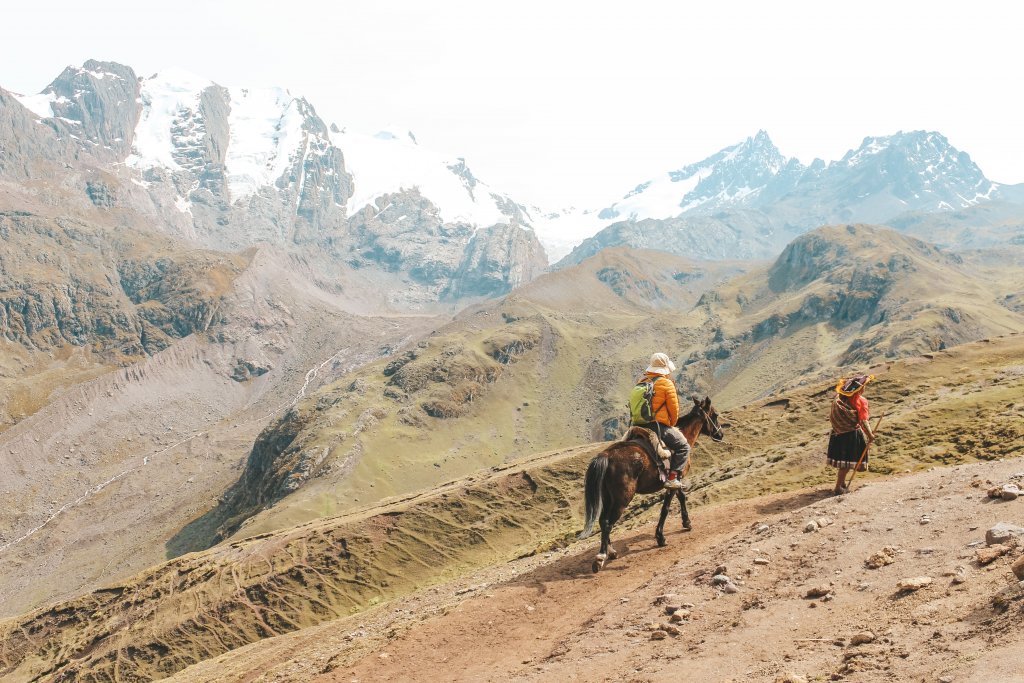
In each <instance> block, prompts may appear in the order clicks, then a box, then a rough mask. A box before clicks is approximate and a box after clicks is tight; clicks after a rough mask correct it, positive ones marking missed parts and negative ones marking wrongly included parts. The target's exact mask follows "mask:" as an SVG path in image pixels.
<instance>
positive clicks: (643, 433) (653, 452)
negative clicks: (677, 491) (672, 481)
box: [619, 427, 672, 480]
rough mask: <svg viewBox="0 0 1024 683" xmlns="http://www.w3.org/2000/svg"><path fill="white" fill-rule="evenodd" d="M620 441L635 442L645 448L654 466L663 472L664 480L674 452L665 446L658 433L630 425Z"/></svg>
mask: <svg viewBox="0 0 1024 683" xmlns="http://www.w3.org/2000/svg"><path fill="white" fill-rule="evenodd" d="M619 443H635V444H639V445H640V447H641V448H643V451H644V453H646V454H647V457H649V458H650V459H651V462H653V463H654V466H655V467H657V468H658V470H659V471H660V472H661V478H662V480H664V479H665V473H666V472H667V471H668V465H669V460H670V459H671V458H672V453H671V452H670V451H669V450H668V449H667V448H665V445H664V444H663V443H662V442H661V439H659V438H658V435H657V434H656V433H655V432H653V431H651V430H650V429H646V428H645V427H630V428H629V429H628V430H627V431H626V434H625V435H624V436H623V437H622V440H621V441H620V442H619Z"/></svg>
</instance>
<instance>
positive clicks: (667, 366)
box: [645, 353, 676, 375]
mask: <svg viewBox="0 0 1024 683" xmlns="http://www.w3.org/2000/svg"><path fill="white" fill-rule="evenodd" d="M675 371H676V364H675V363H673V362H672V361H671V360H669V358H668V356H666V355H665V354H664V353H656V354H654V355H653V356H651V364H650V365H648V366H647V370H645V372H650V373H652V374H654V375H667V374H669V373H673V372H675Z"/></svg>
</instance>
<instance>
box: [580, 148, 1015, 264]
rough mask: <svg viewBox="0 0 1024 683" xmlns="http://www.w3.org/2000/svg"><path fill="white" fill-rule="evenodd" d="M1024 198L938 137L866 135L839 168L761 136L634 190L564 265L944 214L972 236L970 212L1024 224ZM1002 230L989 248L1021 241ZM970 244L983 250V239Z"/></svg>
mask: <svg viewBox="0 0 1024 683" xmlns="http://www.w3.org/2000/svg"><path fill="white" fill-rule="evenodd" d="M1022 199H1024V186H1022V185H1001V184H999V183H994V182H992V181H990V180H989V179H988V178H986V177H985V175H984V174H983V173H982V172H981V169H979V168H978V166H977V164H975V163H974V162H973V161H971V158H970V156H969V155H968V154H967V153H965V152H961V151H959V150H957V149H956V148H954V147H953V146H952V145H950V144H949V141H948V140H947V139H946V138H945V137H944V136H942V135H941V134H939V133H935V132H926V131H912V132H909V133H903V132H900V133H896V134H895V135H890V136H887V137H878V138H875V137H868V138H865V139H864V141H863V143H861V145H860V147H858V148H857V149H855V150H850V151H849V152H847V153H846V154H845V155H844V156H843V158H842V159H840V160H838V161H833V162H831V163H828V164H826V163H825V162H824V161H822V160H821V159H816V160H815V161H814V162H813V163H811V164H810V165H809V166H804V165H803V164H801V163H800V162H799V161H797V160H796V159H793V158H786V157H784V156H782V154H781V153H780V152H779V150H778V148H776V147H775V145H774V144H773V143H772V142H771V140H770V139H769V137H768V134H767V133H765V132H764V131H760V132H759V133H758V134H757V135H755V136H753V137H750V138H747V139H746V140H745V141H744V142H742V143H740V144H738V145H734V146H732V147H726V148H725V149H723V150H721V151H720V152H718V153H716V154H713V155H712V156H710V157H708V158H707V159H704V160H703V161H700V162H697V163H695V164H690V165H688V166H684V167H682V168H680V169H678V170H675V171H669V172H667V173H665V174H662V175H660V176H658V177H656V178H653V179H651V180H648V181H646V182H644V183H641V184H640V185H637V186H636V187H635V188H634V189H633V190H632V191H630V192H629V193H627V194H626V195H625V196H624V197H623V198H622V199H621V200H619V201H618V202H615V203H613V204H612V205H611V206H609V207H607V208H605V209H603V210H602V211H600V213H599V214H598V217H599V218H600V219H601V220H602V221H604V222H605V223H606V227H604V228H603V229H602V230H601V231H600V232H598V233H597V234H595V235H594V236H593V237H592V238H590V239H587V240H584V241H583V242H582V243H581V244H580V245H579V246H578V247H576V248H575V249H574V250H573V252H572V253H571V254H570V255H569V256H568V257H566V258H565V259H564V260H563V261H562V262H561V264H560V265H564V264H567V263H578V262H579V261H581V260H582V259H584V258H586V257H587V256H590V255H592V254H593V253H595V252H596V251H598V250H600V249H603V248H605V247H608V246H619V245H629V246H634V247H645V248H652V249H662V250H665V251H670V252H672V253H677V254H680V255H687V256H691V257H698V258H768V257H771V256H774V255H776V254H778V253H779V251H781V249H782V247H783V246H784V245H785V244H786V243H788V242H789V241H790V240H792V239H793V237H795V236H796V235H799V234H801V233H803V232H806V231H807V230H810V229H813V228H815V227H817V226H820V225H826V224H831V223H851V222H868V223H887V224H893V225H894V226H897V227H899V226H902V225H909V224H910V223H914V224H918V225H919V224H920V223H921V220H920V216H921V215H925V214H941V215H942V216H943V217H944V222H945V223H946V224H947V226H948V224H949V223H958V224H959V225H961V226H962V227H967V228H969V227H973V219H974V216H975V215H976V214H972V213H971V212H970V209H972V208H973V207H976V206H982V205H1002V204H1010V205H1011V207H1010V208H1009V209H1004V210H1003V211H1002V213H1004V214H1007V215H1008V216H1015V217H1019V218H1021V219H1024V207H1022V206H1020V205H1019V202H1020V201H1021V200H1022ZM965 210H966V211H967V212H966V213H964V211H965ZM911 216H915V217H917V218H911ZM950 216H952V217H953V218H952V219H950V218H949V217H950ZM1005 232H1006V231H1002V232H1001V233H1000V234H999V235H998V236H995V235H993V237H992V239H991V240H987V241H988V242H993V241H994V242H998V241H1001V240H1002V239H1006V238H1007V237H1009V238H1011V239H1012V238H1013V237H1014V236H1015V235H1009V236H1008V235H1006V234H1005ZM1017 234H1020V233H1017ZM920 236H922V237H925V238H927V237H928V235H920ZM945 236H946V237H947V238H948V239H949V241H948V244H949V245H950V246H965V245H966V244H965V243H964V242H963V241H962V240H960V239H958V238H956V236H954V235H952V234H951V233H950V232H949V231H947V232H946V234H945ZM939 241H940V242H941V241H942V240H939ZM973 242H974V244H973V245H974V246H978V244H977V243H978V242H986V240H984V239H983V240H973Z"/></svg>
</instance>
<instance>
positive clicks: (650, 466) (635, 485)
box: [579, 396, 724, 572]
mask: <svg viewBox="0 0 1024 683" xmlns="http://www.w3.org/2000/svg"><path fill="white" fill-rule="evenodd" d="M676 427H678V428H679V430H680V431H681V432H682V433H683V436H685V437H686V440H687V441H688V442H689V444H690V447H691V448H693V447H694V446H696V445H697V437H698V436H700V435H701V434H707V435H708V436H710V437H711V438H712V439H713V440H714V441H721V440H722V439H723V438H724V435H723V434H722V427H721V426H720V425H719V424H718V412H717V411H716V410H715V409H714V407H713V406H712V405H711V399H710V398H708V397H706V396H705V397H704V400H703V401H700V400H698V399H697V398H696V397H694V398H693V409H692V410H691V411H690V412H689V413H687V414H686V415H684V416H682V417H680V418H679V420H678V421H677V422H676ZM662 488H663V483H662V481H661V472H660V470H659V468H658V466H657V465H656V464H655V462H654V461H653V459H652V457H651V456H650V455H649V454H648V452H647V450H646V449H645V447H644V444H642V443H640V442H638V441H619V442H616V443H614V444H612V445H611V446H609V447H608V448H607V449H605V450H603V451H601V452H600V453H598V454H597V455H595V456H594V459H593V460H591V461H590V465H589V466H588V467H587V476H586V483H585V501H586V519H585V526H584V528H583V531H581V532H580V534H579V538H586V537H587V536H589V535H590V534H591V533H592V532H593V530H594V522H595V521H600V523H601V552H600V553H599V554H598V556H597V559H595V560H594V565H593V569H594V571H595V572H597V571H600V570H601V568H602V567H604V563H605V561H606V560H614V559H615V558H616V557H618V553H617V552H615V549H614V548H612V546H611V540H610V535H611V531H612V526H613V525H614V524H615V523H616V522H617V521H619V517H621V516H622V512H623V511H624V510H625V509H626V506H627V505H629V502H630V501H631V500H633V496H634V495H635V494H637V493H656V492H658V491H660V490H661V489H662ZM673 496H678V497H679V502H680V504H681V505H682V507H683V528H684V529H686V530H687V531H689V530H690V528H691V526H690V516H689V514H688V513H687V511H686V495H685V494H684V493H683V491H682V489H676V490H674V491H672V490H670V491H667V492H666V493H665V502H664V503H663V504H662V507H661V519H659V520H658V529H657V531H656V532H655V537H656V538H657V540H658V545H659V546H664V545H665V533H664V527H665V518H666V517H668V511H669V506H670V505H671V504H672V498H673Z"/></svg>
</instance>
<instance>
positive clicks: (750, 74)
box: [0, 0, 1024, 208]
mask: <svg viewBox="0 0 1024 683" xmlns="http://www.w3.org/2000/svg"><path fill="white" fill-rule="evenodd" d="M5 5H7V6H5V7H4V8H3V23H4V28H5V30H4V31H3V34H4V35H3V39H2V40H0V86H2V87H5V88H7V89H9V90H13V91H16V92H22V93H36V92H39V91H40V90H42V89H43V88H44V87H45V86H46V85H47V84H48V83H49V82H50V81H51V80H52V79H53V78H54V77H56V76H57V74H58V73H59V72H60V71H61V70H62V69H63V68H64V67H65V66H66V65H68V64H76V65H79V64H81V63H82V62H84V61H85V60H86V59H88V58H95V59H102V60H111V61H118V62H122V63H125V64H128V65H130V66H131V67H133V68H134V69H135V70H136V72H137V73H139V74H140V75H144V76H148V75H151V74H152V73H153V72H155V71H158V70H160V69H162V68H164V67H166V66H179V67H182V68H185V69H187V70H190V71H193V72H195V73H197V74H200V75H202V76H205V77H207V78H210V79H212V80H214V81H216V82H218V83H221V84H222V85H228V86H231V85H281V86H285V87H287V88H289V89H290V90H291V91H292V92H293V93H297V94H303V95H305V96H306V97H308V98H309V100H310V101H311V102H312V103H313V105H314V107H315V108H316V109H317V111H318V112H319V113H320V115H321V117H322V118H324V119H325V120H326V121H327V122H328V123H330V122H337V123H338V124H339V125H342V126H344V125H349V126H352V127H353V128H355V129H359V130H364V131H367V132H374V131H375V130H378V129H380V128H384V127H386V126H388V125H395V124H398V125H401V126H403V127H405V128H409V129H411V130H413V132H414V133H415V134H416V136H417V138H418V139H419V140H420V143H421V144H424V145H427V146H430V147H432V148H435V149H438V150H441V151H445V152H451V153H452V154H453V155H462V156H465V157H466V158H467V161H468V163H469V164H470V167H471V168H472V169H473V171H474V173H475V174H476V175H477V176H478V177H480V178H481V179H482V180H484V181H485V182H487V183H489V184H490V185H491V186H492V187H495V188H497V189H500V190H502V191H504V192H508V193H509V194H511V195H513V196H514V197H516V198H517V199H520V200H524V201H533V202H542V203H543V204H544V205H546V206H550V207H557V206H569V205H576V206H594V207H598V208H600V207H602V206H606V205H608V204H610V203H611V202H612V201H614V200H615V199H617V198H618V197H620V196H621V195H622V194H623V193H625V192H626V191H628V190H629V189H630V188H632V187H633V186H634V185H636V184H638V183H640V182H642V181H644V180H646V179H648V178H649V177H651V176H652V175H654V174H655V173H658V172H661V171H665V170H669V169H673V168H678V167H680V166H683V165H685V164H687V163H691V162H693V161H697V160H699V159H701V158H703V157H705V156H707V155H709V154H711V153H713V152H715V151H717V150H718V149H720V148H722V147H725V146H727V145H730V144H734V143H736V142H738V141H740V140H742V139H743V138H745V137H746V136H748V135H752V134H754V133H755V132H756V131H757V130H758V129H761V128H763V129H765V130H767V131H768V133H769V134H770V135H771V137H772V139H773V140H774V141H775V143H776V145H778V146H779V148H780V149H781V151H782V153H783V154H786V155H790V156H796V157H798V158H799V159H800V160H801V161H803V162H804V163H809V162H810V161H811V160H812V159H813V158H814V157H816V156H817V157H822V158H824V159H826V160H831V159H835V158H838V157H839V156H841V155H842V154H843V153H844V152H845V151H846V150H847V149H849V148H851V147H856V146H857V145H859V144H860V142H861V140H862V139H863V138H864V136H866V135H887V134H890V133H893V132H895V131H897V130H912V129H920V128H923V129H929V130H937V131H939V132H941V133H943V134H945V135H946V136H947V137H948V138H949V139H950V142H952V143H953V144H954V145H955V146H956V147H958V148H959V149H961V150H963V151H966V152H968V153H969V154H970V155H971V157H972V158H973V159H974V160H975V161H976V162H977V163H978V165H979V166H980V167H981V169H982V170H983V171H984V172H985V173H986V175H988V177H989V178H991V179H992V180H996V181H999V182H1004V183H1017V182H1024V125H1022V121H1024V115H1022V111H1021V105H1022V103H1024V62H1022V60H1021V56H1020V29H1021V26H1022V25H1024V5H1019V4H1018V3H1011V2H984V1H977V0H975V1H973V2H970V3H964V2H916V1H903V2H899V1H896V0H888V1H886V2H876V1H874V0H871V1H863V0H862V1H860V2H857V3H852V2H850V3H833V2H821V0H817V1H816V2H804V1H800V2H785V3H771V2H763V0H762V1H760V2H724V1H722V2H707V3H700V4H699V5H698V4H697V3H689V2H678V1H676V2H640V1H635V2H627V0H618V1H617V2H605V1H603V0H600V1H590V2H575V1H567V0H544V1H535V0H520V1H518V2H504V3H495V2H486V1H481V0H476V1H466V2H460V1H456V0H447V1H443V2H442V1H435V2H430V1H428V0H401V1H397V0H396V1H388V0H370V1H366V2H345V1H336V2H303V1H301V0H292V1H291V2H285V1H282V0H277V1H276V2H266V1H264V0H244V1H242V0H238V1H236V0H224V1H219V0H203V1H201V2H200V1H196V0H178V1H177V2H173V3H170V2H159V1H152V2H148V1H147V2H143V1H141V0H130V1H128V0H93V1H92V2H88V3H84V2H81V0H75V1H74V2H70V1H67V0H48V2H45V3H44V2H34V3H25V2H17V3H13V2H12V3H5Z"/></svg>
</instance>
